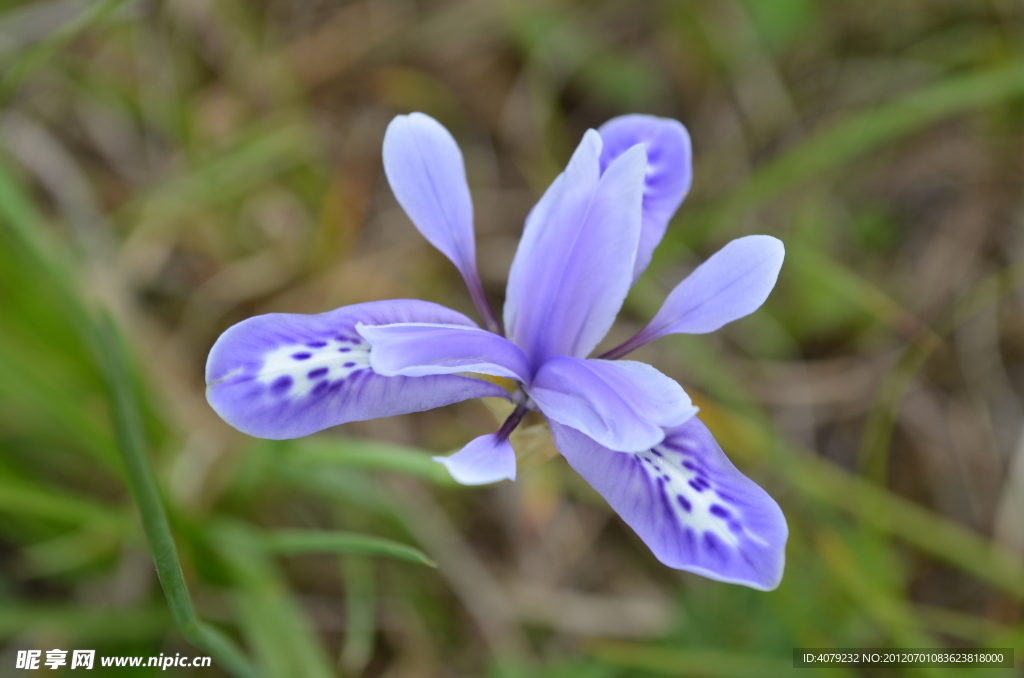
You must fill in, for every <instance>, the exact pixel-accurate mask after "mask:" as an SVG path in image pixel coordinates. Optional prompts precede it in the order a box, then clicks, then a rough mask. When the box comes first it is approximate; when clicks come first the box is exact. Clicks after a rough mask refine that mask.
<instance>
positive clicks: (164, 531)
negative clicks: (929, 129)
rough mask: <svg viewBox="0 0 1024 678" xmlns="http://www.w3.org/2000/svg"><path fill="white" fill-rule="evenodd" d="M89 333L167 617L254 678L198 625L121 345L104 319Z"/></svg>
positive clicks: (215, 635) (229, 666) (239, 656)
mask: <svg viewBox="0 0 1024 678" xmlns="http://www.w3.org/2000/svg"><path fill="white" fill-rule="evenodd" d="M94 330H95V342H94V344H95V348H96V350H97V352H98V355H99V358H100V366H101V369H102V370H103V372H104V375H105V376H106V379H107V383H108V386H109V389H110V403H111V409H112V416H113V420H114V428H115V432H116V435H117V443H118V449H119V450H120V452H121V458H122V460H123V462H124V466H125V472H126V476H127V480H128V487H129V489H130V491H131V494H132V498H133V499H134V500H135V504H136V506H138V508H139V515H140V516H141V518H142V528H143V530H144V532H145V534H146V540H147V541H148V542H149V547H150V550H151V551H152V553H153V562H154V563H155V565H156V571H157V575H158V576H159V578H160V586H162V587H163V590H164V595H165V596H166V597H167V603H168V605H169V606H170V610H171V617H172V618H173V619H174V623H175V625H176V626H177V627H178V630H179V631H180V632H181V635H182V636H184V637H185V640H187V641H188V642H189V643H191V644H192V645H194V646H196V647H198V648H200V649H202V650H205V651H206V652H208V653H209V654H210V656H211V657H213V658H214V659H215V660H216V661H217V663H218V664H219V665H221V666H222V667H224V668H225V669H226V670H227V671H229V672H230V673H231V674H232V675H235V676H239V677H243V676H244V677H246V678H250V677H251V678H255V677H256V676H257V675H258V674H257V672H256V670H255V669H254V668H253V667H252V665H251V664H250V663H249V660H248V659H247V658H246V657H245V655H244V654H243V653H242V652H241V651H240V650H239V649H238V648H237V647H236V646H235V645H234V643H232V642H231V640H230V639H229V638H228V637H227V636H225V635H223V634H222V633H221V632H220V631H218V630H216V629H214V628H213V627H211V626H208V625H206V624H204V623H203V622H202V621H200V619H199V617H198V615H197V614H196V610H195V607H194V606H193V604H192V598H191V596H190V595H189V592H188V587H187V586H186V584H185V575H184V573H183V572H182V570H181V562H180V561H179V560H178V550H177V547H176V546H175V545H174V537H173V536H172V535H171V526H170V523H169V522H168V520H167V513H166V511H165V510H164V505H163V501H162V499H161V497H160V490H159V488H158V487H157V483H156V477H155V476H154V474H153V468H152V466H150V463H149V458H148V457H147V455H146V443H145V437H144V435H143V430H142V420H141V417H140V414H139V410H138V407H137V403H138V399H137V398H136V397H135V392H134V385H133V382H132V378H131V372H130V370H129V367H128V362H127V360H126V355H127V353H126V351H125V347H124V345H123V343H122V342H121V338H120V336H119V334H118V332H117V329H116V327H115V326H114V323H113V321H112V320H111V319H110V317H109V316H107V315H104V316H103V317H102V318H101V319H100V321H99V322H98V323H96V324H95V327H94Z"/></svg>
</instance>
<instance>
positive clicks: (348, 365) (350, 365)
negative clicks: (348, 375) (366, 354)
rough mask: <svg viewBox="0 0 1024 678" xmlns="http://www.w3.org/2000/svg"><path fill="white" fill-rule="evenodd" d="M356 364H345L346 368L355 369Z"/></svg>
mask: <svg viewBox="0 0 1024 678" xmlns="http://www.w3.org/2000/svg"><path fill="white" fill-rule="evenodd" d="M355 366H356V364H355V363H345V367H355Z"/></svg>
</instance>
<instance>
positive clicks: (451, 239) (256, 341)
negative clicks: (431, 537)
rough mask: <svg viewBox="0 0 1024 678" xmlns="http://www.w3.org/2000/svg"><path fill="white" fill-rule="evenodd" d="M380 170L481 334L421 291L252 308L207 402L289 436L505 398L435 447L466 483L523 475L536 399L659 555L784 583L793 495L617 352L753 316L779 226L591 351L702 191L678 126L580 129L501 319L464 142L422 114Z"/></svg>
mask: <svg viewBox="0 0 1024 678" xmlns="http://www.w3.org/2000/svg"><path fill="white" fill-rule="evenodd" d="M384 169H385V172H386V174H387V178H388V181H389V183H390V185H391V189H392V191H394V194H395V197H396V198H397V199H398V202H399V204H400V205H401V206H402V207H403V208H404V210H405V212H406V214H408V216H409V218H410V219H411V220H412V222H413V224H415V226H416V227H417V228H418V229H419V231H420V233H422V234H423V235H424V236H425V237H426V239H427V240H428V241H430V243H431V244H432V245H434V247H436V248H437V249H438V250H440V251H441V252H442V253H443V254H444V255H445V256H446V257H448V259H450V260H451V261H452V263H453V264H455V266H456V268H458V270H459V272H460V273H461V274H462V277H463V279H464V280H465V281H466V284H467V286H468V288H469V292H470V295H471V296H472V298H473V301H474V302H475V305H476V307H477V310H478V312H479V313H480V315H481V318H482V320H483V324H484V328H481V327H479V326H478V325H477V324H476V323H474V322H473V321H472V320H470V319H469V318H467V317H466V316H464V315H462V314H460V313H457V312H456V311H453V310H450V309H448V308H445V307H443V306H439V305H437V304H433V303H429V302H426V301H416V300H408V299H400V300H393V301H375V302H369V303H363V304H355V305H352V306H345V307H342V308H339V309H336V310H334V311H329V312H326V313H320V314H315V315H299V314H284V313H271V314H268V315H261V316H257V317H253V318H249V319H247V320H244V321H242V322H240V323H238V324H237V325H234V326H233V327H231V328H229V329H228V330H227V331H226V332H224V334H223V335H221V337H220V338H219V339H218V340H217V342H216V344H215V345H214V346H213V348H212V349H211V351H210V356H209V360H208V362H207V367H206V380H207V384H208V388H207V397H208V400H209V402H210V404H211V405H212V406H213V408H214V409H215V410H216V411H217V413H218V414H219V415H220V416H221V417H222V418H223V419H224V420H225V421H226V422H228V423H229V424H231V425H232V426H234V427H235V428H237V429H239V430H240V431H243V432H244V433H247V434H249V435H253V436H257V437H260V438H272V439H284V438H296V437H299V436H305V435H308V434H310V433H313V432H315V431H319V430H322V429H325V428H328V427H331V426H335V425H338V424H343V423H345V422H351V421H360V420H366V419H373V418H377V417H388V416H392V415H397V414H403V413H408V412H419V411H423V410H428V409H431V408H435V407H440V406H442V405H448V404H450V403H454V402H458V401H462V400H466V399H469V398H480V397H488V396H497V397H503V398H507V399H509V400H511V401H512V403H513V404H514V405H515V409H514V411H513V412H512V414H511V416H509V418H508V420H507V421H505V423H504V424H503V425H502V426H501V428H500V429H499V430H498V431H497V432H495V433H490V434H487V435H484V436H481V437H479V438H476V439H475V440H473V441H471V442H470V443H469V444H467V445H466V446H465V447H464V448H463V449H462V450H460V451H459V452H457V453H456V454H454V455H452V456H449V457H445V458H439V459H438V461H440V462H442V463H444V464H445V466H446V467H447V468H448V471H449V472H450V473H451V475H452V477H453V478H455V480H457V481H459V482H461V483H464V484H469V485H473V484H483V483H491V482H496V481H499V480H504V479H514V478H515V475H516V457H515V453H514V452H513V449H512V446H511V444H510V443H509V435H510V434H511V433H512V431H513V429H515V428H516V426H517V425H518V424H519V423H520V422H521V421H522V419H523V417H524V416H525V414H526V413H527V412H529V411H539V412H540V413H541V414H542V415H543V416H544V417H545V418H546V419H547V422H548V424H549V426H550V428H551V433H552V435H553V438H554V442H555V445H556V447H557V448H558V450H559V451H560V452H561V454H562V455H563V456H564V457H565V459H566V461H567V462H568V463H569V465H570V466H571V467H572V468H573V469H575V470H576V471H577V472H578V473H579V474H580V475H581V476H583V478H584V479H585V480H586V481H587V482H589V483H590V485H591V486H593V487H594V489H595V490H597V491H598V492H599V493H600V494H601V495H602V496H604V498H605V499H606V500H607V501H608V503H609V504H610V505H611V507H612V508H613V509H614V510H615V511H616V512H617V513H618V514H619V515H620V516H621V517H622V519H623V520H625V521H626V523H627V524H628V525H629V526H630V527H632V528H633V530H634V531H635V532H636V533H637V534H638V535H639V536H640V538H641V539H642V540H643V541H644V542H645V543H646V544H647V546H648V547H649V548H650V549H651V551H652V552H653V553H654V555H655V556H656V557H657V558H658V559H659V560H660V561H661V562H663V563H664V564H666V565H668V566H670V567H673V568H677V569H682V570H688V571H691V572H695V573H698V574H701V575H704V576H706V577H710V578H712V579H717V580H720V581H725V582H731V583H737V584H744V585H747V586H751V587H753V588H757V589H763V590H770V589H773V588H775V587H776V586H777V585H778V583H779V581H780V579H781V577H782V569H783V563H784V558H785V555H784V546H785V542H786V537H787V527H786V521H785V518H784V517H783V515H782V512H781V510H780V509H779V507H778V505H777V504H776V503H775V502H774V501H773V500H772V499H771V497H769V496H768V494H767V493H766V492H765V491H764V490H763V489H761V488H760V487H759V486H758V485H757V484H755V483H754V482H753V481H751V480H750V479H748V478H747V477H746V476H744V475H743V474H742V473H740V472H739V471H738V470H737V469H736V467H735V466H733V464H732V463H731V462H730V461H729V460H728V458H727V457H726V456H725V454H724V453H723V452H722V449H721V447H719V445H718V444H717V443H716V442H715V439H714V437H713V436H712V435H711V433H710V431H709V430H708V429H707V427H706V426H705V425H704V424H703V423H701V421H700V420H699V419H698V418H697V417H696V416H695V414H696V412H697V408H696V407H694V405H693V403H692V402H691V401H690V398H689V397H688V396H687V395H686V393H685V392H684V391H683V389H682V387H681V386H680V385H679V384H677V383H676V382H675V381H674V380H672V379H671V378H669V377H667V376H665V375H664V374H662V373H661V372H659V371H658V370H656V369H655V368H654V367H652V366H650V365H647V364H645V363H642V362H637V361H632V360H622V359H621V358H622V357H623V356H625V355H626V354H628V353H629V352H631V351H632V350H634V349H636V348H638V347H640V346H643V345H644V344H646V343H648V342H650V341H652V340H654V339H657V338H658V337H662V336H664V335H667V334H673V333H691V334H701V333H706V332H712V331H714V330H717V329H718V328H720V327H721V326H722V325H724V324H726V323H728V322H730V321H732V320H736V319H737V318H741V317H743V316H745V315H747V314H749V313H751V312H753V311H754V310H755V309H757V308H758V307H759V306H760V305H761V304H762V303H763V302H764V300H765V299H766V298H767V296H768V293H769V292H770V291H771V289H772V287H773V286H774V285H775V281H776V278H777V277H778V273H779V269H780V268H781V266H782V259H783V254H784V250H783V246H782V243H781V242H780V241H779V240H777V239H775V238H773V237H770V236H764V235H754V236H747V237H744V238H739V239H737V240H734V241H732V242H730V243H728V244H727V245H726V246H725V247H724V248H723V249H722V250H720V251H719V252H717V253H716V254H715V255H713V256H712V257H711V258H710V259H708V260H707V261H705V262H704V263H703V264H702V265H700V266H699V267H698V268H697V269H696V270H694V271H693V273H692V274H691V275H690V276H689V277H687V278H686V279H685V280H683V281H682V282H681V283H680V284H679V285H678V286H677V287H676V288H675V289H674V290H673V291H672V292H671V293H670V294H669V295H668V298H667V299H666V301H665V304H664V305H663V306H662V308H661V310H660V311H658V313H657V314H656V315H655V316H654V319H653V320H652V321H651V322H650V323H649V324H648V325H647V326H646V327H645V328H644V329H643V330H642V331H640V332H639V333H638V334H637V335H636V336H634V337H633V338H632V339H630V340H629V341H627V342H625V343H624V344H622V345H621V346H619V347H617V348H614V349H612V350H610V351H608V352H606V353H604V354H603V355H600V356H597V357H588V356H590V355H591V353H593V351H594V349H595V348H596V347H597V345H598V343H599V342H601V340H602V339H604V337H605V335H606V334H607V333H608V331H609V329H610V328H611V326H612V323H613V322H614V320H615V317H616V315H617V314H618V312H619V310H620V308H621V307H622V304H623V301H624V300H625V298H626V294H627V293H628V291H629V289H630V287H631V286H632V284H633V283H634V282H635V281H636V279H637V278H638V277H639V276H640V274H641V273H643V271H644V269H646V268H647V265H648V264H649V263H650V260H651V255H652V253H653V251H654V248H655V247H656V246H657V245H658V243H659V242H660V241H661V239H662V236H663V235H664V233H665V229H666V227H667V225H668V222H669V219H671V218H672V216H673V214H674V213H675V211H676V209H677V208H678V207H679V205H680V203H681V202H682V200H683V198H684V197H685V195H686V193H687V191H688V190H689V187H690V179H691V168H690V139H689V136H688V134H687V132H686V129H685V128H684V127H683V126H682V124H680V123H679V122H677V121H675V120H668V119H663V118H655V117H651V116H643V115H628V116H623V117H619V118H615V119H613V120H611V121H609V122H608V123H606V124H605V125H603V126H602V127H601V128H600V130H598V131H595V130H589V131H588V132H587V133H586V134H585V135H584V137H583V140H582V141H581V142H580V145H579V147H578V148H577V149H576V151H575V153H574V154H573V156H572V159H571V160H570V161H569V164H568V166H567V167H566V169H565V171H564V172H563V173H562V174H561V175H560V176H559V177H558V178H557V179H555V181H554V182H553V183H552V184H551V186H550V188H548V190H547V191H546V192H545V193H544V195H543V197H542V198H541V199H540V202H539V203H537V205H536V206H535V207H534V208H533V210H532V211H531V212H530V214H529V215H528V217H527V219H526V226H525V229H524V231H523V237H522V241H521V242H520V244H519V249H518V251H517V252H516V255H515V259H514V261H513V262H512V269H511V271H510V273H509V280H508V289H507V292H506V299H505V308H504V318H503V321H504V322H503V323H502V322H499V320H498V318H497V317H496V315H495V314H494V312H493V311H492V310H491V308H490V306H489V305H488V303H487V300H486V298H485V297H484V293H483V288H482V286H481V284H480V278H479V276H478V274H477V268H476V254H475V242H474V237H473V206H472V202H471V200H470V192H469V186H468V184H467V181H466V174H465V168H464V164H463V160H462V154H461V152H460V151H459V147H458V145H457V144H456V142H455V140H454V139H453V138H452V136H451V134H449V132H448V131H447V130H446V129H445V128H444V127H443V126H442V125H441V124H440V123H438V122H437V121H436V120H434V119H433V118H430V117H429V116H426V115H424V114H422V113H413V114H411V115H407V116H398V117H397V118H395V119H394V120H393V121H392V122H391V124H390V125H389V127H388V129H387V133H386V134H385V137H384ZM474 375H486V376H489V377H491V378H492V379H486V378H483V379H481V378H475V377H474ZM493 377H499V378H501V379H493ZM502 380H511V381H512V383H514V384H515V388H514V389H505V388H502V387H500V386H499V385H498V382H501V381H502ZM506 383H508V382H506Z"/></svg>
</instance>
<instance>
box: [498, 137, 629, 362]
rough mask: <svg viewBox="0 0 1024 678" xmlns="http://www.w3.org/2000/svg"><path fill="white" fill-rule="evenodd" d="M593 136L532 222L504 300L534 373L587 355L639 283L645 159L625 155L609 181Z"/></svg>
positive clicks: (598, 142) (511, 332)
mask: <svg viewBox="0 0 1024 678" xmlns="http://www.w3.org/2000/svg"><path fill="white" fill-rule="evenodd" d="M600 156H601V137H600V135H599V134H598V133H597V132H595V131H593V130H590V131H588V132H587V133H586V135H585V136H584V137H583V141H582V142H581V143H580V145H579V148H577V149H576V152H575V153H574V154H573V156H572V159H571V160H570V161H569V166H568V167H567V168H566V170H565V172H563V173H562V174H561V175H560V176H559V177H558V178H557V179H556V180H555V182H554V183H553V184H552V185H551V187H550V188H549V189H548V190H547V192H546V193H545V194H544V197H543V198H541V200H540V202H539V203H538V204H537V206H536V207H535V208H534V210H533V211H532V212H531V213H530V215H529V216H528V217H527V220H526V228H525V230H524V231H523V238H522V241H521V242H520V244H519V250H518V251H517V252H516V256H515V260H514V261H513V262H512V270H511V272H510V274H509V282H508V294H507V298H506V301H505V326H506V328H507V330H508V336H509V338H510V339H512V340H513V341H514V342H515V343H516V344H518V345H519V346H521V347H522V348H523V350H524V351H525V352H526V355H527V356H528V357H529V359H530V361H531V364H532V365H533V367H534V368H536V367H537V366H539V365H540V364H541V363H542V362H543V361H544V359H545V358H547V357H549V356H552V355H570V356H577V357H585V356H587V355H588V354H589V353H590V352H591V351H592V350H593V349H594V347H595V346H597V344H598V342H599V341H601V339H602V338H604V335H605V334H607V332H608V329H609V328H610V327H611V325H612V322H613V321H614V320H615V316H616V315H617V314H618V312H619V309H620V308H621V307H622V302H623V301H624V300H625V298H626V293H627V292H628V291H629V286H630V283H631V281H632V272H633V262H634V260H635V258H636V248H637V243H638V242H639V238H640V217H641V200H642V197H643V177H644V170H645V167H646V156H645V155H644V150H643V147H642V146H636V147H634V148H632V149H630V150H628V151H626V152H625V153H623V154H622V155H621V156H620V157H619V158H618V159H617V160H615V161H614V162H613V163H612V164H611V166H609V167H608V169H607V170H606V171H605V173H604V174H603V175H601V172H600Z"/></svg>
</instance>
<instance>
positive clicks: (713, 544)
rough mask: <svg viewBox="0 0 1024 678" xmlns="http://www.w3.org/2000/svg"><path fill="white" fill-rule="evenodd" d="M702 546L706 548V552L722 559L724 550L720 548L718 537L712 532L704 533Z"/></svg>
mask: <svg viewBox="0 0 1024 678" xmlns="http://www.w3.org/2000/svg"><path fill="white" fill-rule="evenodd" d="M704 546H705V547H707V549H708V551H710V552H712V553H714V554H715V555H717V556H719V557H724V556H725V554H726V551H725V549H723V548H722V543H721V542H720V541H719V540H718V536H717V535H716V534H715V533H714V532H710V531H705V532H704Z"/></svg>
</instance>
